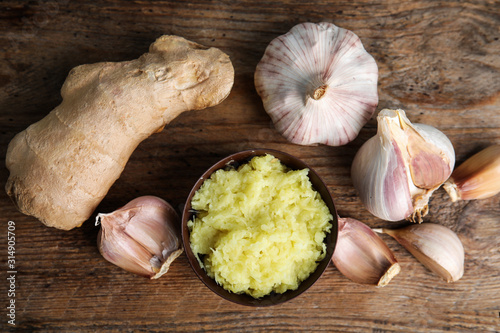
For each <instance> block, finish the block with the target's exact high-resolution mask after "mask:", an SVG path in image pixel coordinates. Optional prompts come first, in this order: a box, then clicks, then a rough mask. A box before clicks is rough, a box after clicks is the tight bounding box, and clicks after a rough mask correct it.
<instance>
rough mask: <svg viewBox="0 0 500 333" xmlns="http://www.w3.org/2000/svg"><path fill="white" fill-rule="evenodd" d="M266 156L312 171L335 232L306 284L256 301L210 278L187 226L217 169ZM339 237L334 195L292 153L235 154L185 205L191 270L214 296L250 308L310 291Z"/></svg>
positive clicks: (219, 165) (184, 232)
mask: <svg viewBox="0 0 500 333" xmlns="http://www.w3.org/2000/svg"><path fill="white" fill-rule="evenodd" d="M265 154H271V155H273V156H274V157H276V158H278V159H279V160H280V161H281V162H282V163H283V164H285V165H286V166H287V167H289V168H290V169H293V170H298V169H304V168H308V169H309V174H308V176H309V179H310V180H311V183H312V184H313V187H314V189H315V190H316V191H318V192H319V193H320V195H321V197H322V198H323V200H324V202H325V203H326V205H327V206H328V208H329V209H330V213H331V214H332V216H333V220H332V221H331V223H332V229H331V232H330V233H328V234H327V236H326V237H325V243H326V256H325V258H324V259H323V260H322V261H321V262H320V263H319V265H318V267H317V268H316V270H315V271H314V272H313V273H311V275H310V276H309V277H308V278H307V279H306V280H304V281H302V283H301V284H300V285H299V287H298V289H296V290H288V291H286V292H285V293H283V294H278V293H274V292H273V293H271V294H269V295H266V296H264V297H262V298H259V299H256V298H253V297H252V296H250V295H247V294H236V293H232V292H230V291H227V290H225V289H224V288H223V287H222V286H220V285H218V284H217V282H216V281H215V280H214V279H212V278H211V277H209V276H208V275H207V274H206V272H205V270H204V269H203V268H201V267H200V264H199V263H198V260H197V259H196V256H195V255H194V253H193V252H192V250H191V246H190V243H189V228H188V226H187V224H188V221H189V220H191V219H192V218H193V214H194V213H193V210H192V209H191V200H192V198H193V196H194V194H195V192H196V191H198V189H199V188H200V187H201V185H202V184H203V182H204V181H205V179H208V178H210V175H211V174H212V173H213V172H215V171H216V170H219V169H222V168H226V167H228V166H234V167H238V166H239V165H241V164H244V163H247V162H248V161H250V160H251V159H252V158H253V157H254V156H261V155H265ZM337 234H338V220H337V211H336V209H335V205H334V203H333V199H332V196H331V194H330V191H329V190H328V187H327V186H326V185H325V183H323V181H322V180H321V179H320V177H319V176H318V175H317V174H316V172H315V171H314V170H313V169H312V168H311V167H309V166H308V165H307V164H306V163H304V162H302V161H301V160H299V159H297V158H296V157H294V156H291V155H289V154H286V153H283V152H280V151H277V150H272V149H254V150H245V151H242V152H239V153H236V154H233V155H230V156H228V157H226V158H224V159H222V160H220V161H219V162H217V163H216V164H214V165H213V166H212V167H211V168H210V169H208V170H207V171H206V172H205V173H204V174H203V175H202V176H201V177H200V179H199V180H198V181H197V182H196V184H195V185H194V187H193V189H192V190H191V192H190V193H189V196H188V198H187V201H186V205H185V206H184V210H183V214H182V242H183V244H184V250H185V252H186V255H187V258H188V260H189V263H190V265H191V267H192V268H193V270H194V272H195V273H196V275H197V276H198V277H199V278H200V280H201V281H202V282H203V283H204V284H205V285H206V286H207V287H208V288H210V289H211V290H212V291H213V292H214V293H216V294H217V295H219V296H221V297H223V298H224V299H226V300H228V301H231V302H234V303H237V304H241V305H247V306H270V305H276V304H280V303H283V302H286V301H289V300H291V299H292V298H294V297H297V296H298V295H300V294H302V293H303V292H305V291H306V290H307V289H309V288H310V287H311V286H312V285H313V284H314V283H315V282H316V281H317V280H318V279H319V278H320V276H321V275H322V274H323V272H324V271H325V269H326V267H327V266H328V264H329V262H330V260H331V257H332V255H333V251H334V249H335V244H336V243H337Z"/></svg>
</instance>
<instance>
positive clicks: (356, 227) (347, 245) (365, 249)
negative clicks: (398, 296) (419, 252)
mask: <svg viewBox="0 0 500 333" xmlns="http://www.w3.org/2000/svg"><path fill="white" fill-rule="evenodd" d="M332 261H333V263H334V264H335V266H336V267H337V269H338V270H339V271H340V272H341V273H342V274H344V275H345V276H346V277H348V278H349V279H351V280H352V281H354V282H357V283H362V284H372V285H377V286H379V287H384V286H386V285H387V284H388V283H389V282H390V281H391V280H392V278H393V277H395V276H396V275H397V274H399V272H400V271H401V267H400V265H399V264H398V262H397V260H396V258H395V257H394V254H393V253H392V251H391V250H390V249H389V247H388V246H387V245H386V244H385V242H384V241H383V240H382V239H381V238H380V237H379V236H378V235H377V234H376V233H375V232H374V231H372V230H371V229H370V228H369V227H368V226H367V225H366V224H364V223H363V222H360V221H358V220H355V219H352V218H340V217H339V233H338V238H337V245H336V247H335V252H334V253H333V257H332Z"/></svg>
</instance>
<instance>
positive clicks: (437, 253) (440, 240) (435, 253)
mask: <svg viewBox="0 0 500 333" xmlns="http://www.w3.org/2000/svg"><path fill="white" fill-rule="evenodd" d="M374 230H375V231H377V232H383V233H386V234H388V235H390V236H392V237H393V238H394V239H395V240H396V241H397V242H398V243H400V244H401V245H402V246H403V247H404V248H405V249H407V250H408V252H410V253H411V254H412V255H413V256H415V258H417V260H418V261H420V262H421V263H422V264H423V265H424V266H425V267H427V268H428V269H429V270H431V271H432V272H434V273H436V274H437V275H439V276H440V277H442V278H443V279H444V280H446V281H447V282H454V281H458V280H459V279H460V278H461V277H462V276H463V274H464V257H465V255H464V247H463V245H462V242H461V241H460V238H458V236H457V234H455V232H453V231H452V230H451V229H449V228H447V227H445V226H443V225H440V224H435V223H422V224H412V225H409V226H407V227H403V228H399V229H385V228H382V229H374Z"/></svg>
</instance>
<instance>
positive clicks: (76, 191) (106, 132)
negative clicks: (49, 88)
mask: <svg viewBox="0 0 500 333" xmlns="http://www.w3.org/2000/svg"><path fill="white" fill-rule="evenodd" d="M233 82H234V69H233V66H232V64H231V61H230V59H229V57H228V56H227V55H226V54H225V53H223V52H222V51H220V50H219V49H216V48H206V47H204V46H202V45H199V44H196V43H194V42H190V41H188V40H186V39H184V38H181V37H177V36H162V37H160V38H158V39H157V40H156V41H155V42H154V43H153V44H152V45H151V46H150V49H149V53H146V54H144V55H142V56H141V57H139V58H138V59H136V60H132V61H125V62H118V63H112V62H101V63H96V64H87V65H81V66H78V67H75V68H73V69H72V70H71V72H70V73H69V75H68V77H67V78H66V81H65V82H64V85H63V87H62V89H61V95H62V98H63V101H62V103H61V104H60V105H59V106H57V107H56V108H55V109H54V110H52V111H51V112H50V113H49V114H48V115H47V116H46V117H45V118H43V119H42V120H40V121H38V122H37V123H34V124H32V125H31V126H29V127H28V128H27V129H26V130H24V131H22V132H21V133H18V134H17V135H16V136H15V137H14V138H13V139H12V141H11V142H10V144H9V147H8V150H7V157H6V166H7V168H8V169H9V171H10V175H9V179H8V180H7V184H6V186H5V189H6V191H7V194H8V195H9V196H10V197H11V198H12V199H13V201H14V203H15V205H16V206H17V208H18V209H19V210H20V211H21V212H22V213H24V214H27V215H32V216H34V217H36V218H37V219H39V220H40V221H41V222H43V223H44V224H45V225H47V226H50V227H55V228H58V229H64V230H69V229H72V228H74V227H78V226H80V225H81V224H82V223H83V222H85V221H86V220H87V219H89V217H90V216H91V215H92V213H93V212H94V210H95V208H96V207H97V206H98V204H99V203H100V202H101V200H102V199H103V198H104V196H105V195H106V194H107V192H108V190H109V189H110V187H111V185H113V183H114V182H115V181H116V180H117V179H118V177H119V176H120V174H121V173H122V171H123V169H124V167H125V164H126V163H127V161H128V159H129V157H130V155H131V154H132V152H133V151H134V150H135V148H136V147H137V146H138V145H139V143H140V142H141V141H143V140H144V139H146V138H147V137H149V136H150V135H151V134H153V133H155V132H157V131H161V130H162V129H163V127H164V126H165V125H166V124H168V123H169V122H170V121H171V120H172V119H174V118H175V117H177V116H178V115H179V114H180V113H182V112H184V111H189V110H200V109H204V108H207V107H210V106H214V105H217V104H219V103H220V102H222V101H223V100H224V99H225V98H226V97H227V96H228V95H229V92H230V91H231V88H232V85H233Z"/></svg>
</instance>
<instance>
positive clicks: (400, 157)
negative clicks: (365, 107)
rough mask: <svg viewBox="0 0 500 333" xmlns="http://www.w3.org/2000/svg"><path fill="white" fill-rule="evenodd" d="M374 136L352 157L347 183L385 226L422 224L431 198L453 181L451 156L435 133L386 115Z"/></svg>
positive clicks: (398, 114)
mask: <svg viewBox="0 0 500 333" xmlns="http://www.w3.org/2000/svg"><path fill="white" fill-rule="evenodd" d="M377 122H378V129H377V134H376V135H375V136H374V137H372V138H370V139H369V140H368V141H366V142H365V143H364V144H363V145H362V146H361V148H360V149H359V151H358V152H357V153H356V156H355V157H354V160H353V163H352V167H351V177H352V181H353V184H354V187H355V188H356V190H357V191H358V193H359V197H360V199H361V201H362V202H363V204H364V205H365V207H366V208H367V209H368V211H370V212H371V213H372V214H373V215H375V216H377V217H379V218H381V219H384V220H387V221H399V220H403V219H410V220H411V221H414V222H422V217H423V216H425V215H426V214H427V212H428V202H429V199H430V197H431V195H432V193H433V192H434V191H435V190H436V189H437V188H439V187H440V186H441V185H442V184H443V183H444V182H445V181H446V180H447V179H448V177H449V176H450V175H451V172H452V170H453V166H454V165H455V151H454V150H453V145H452V144H451V142H450V140H449V139H448V138H447V137H446V135H444V134H443V133H442V132H440V131H439V130H437V129H436V128H434V127H432V126H428V125H424V124H412V123H411V122H410V120H409V119H408V118H407V117H406V114H405V112H404V111H403V110H399V109H398V110H390V109H384V110H382V111H380V113H379V114H378V116H377Z"/></svg>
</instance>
